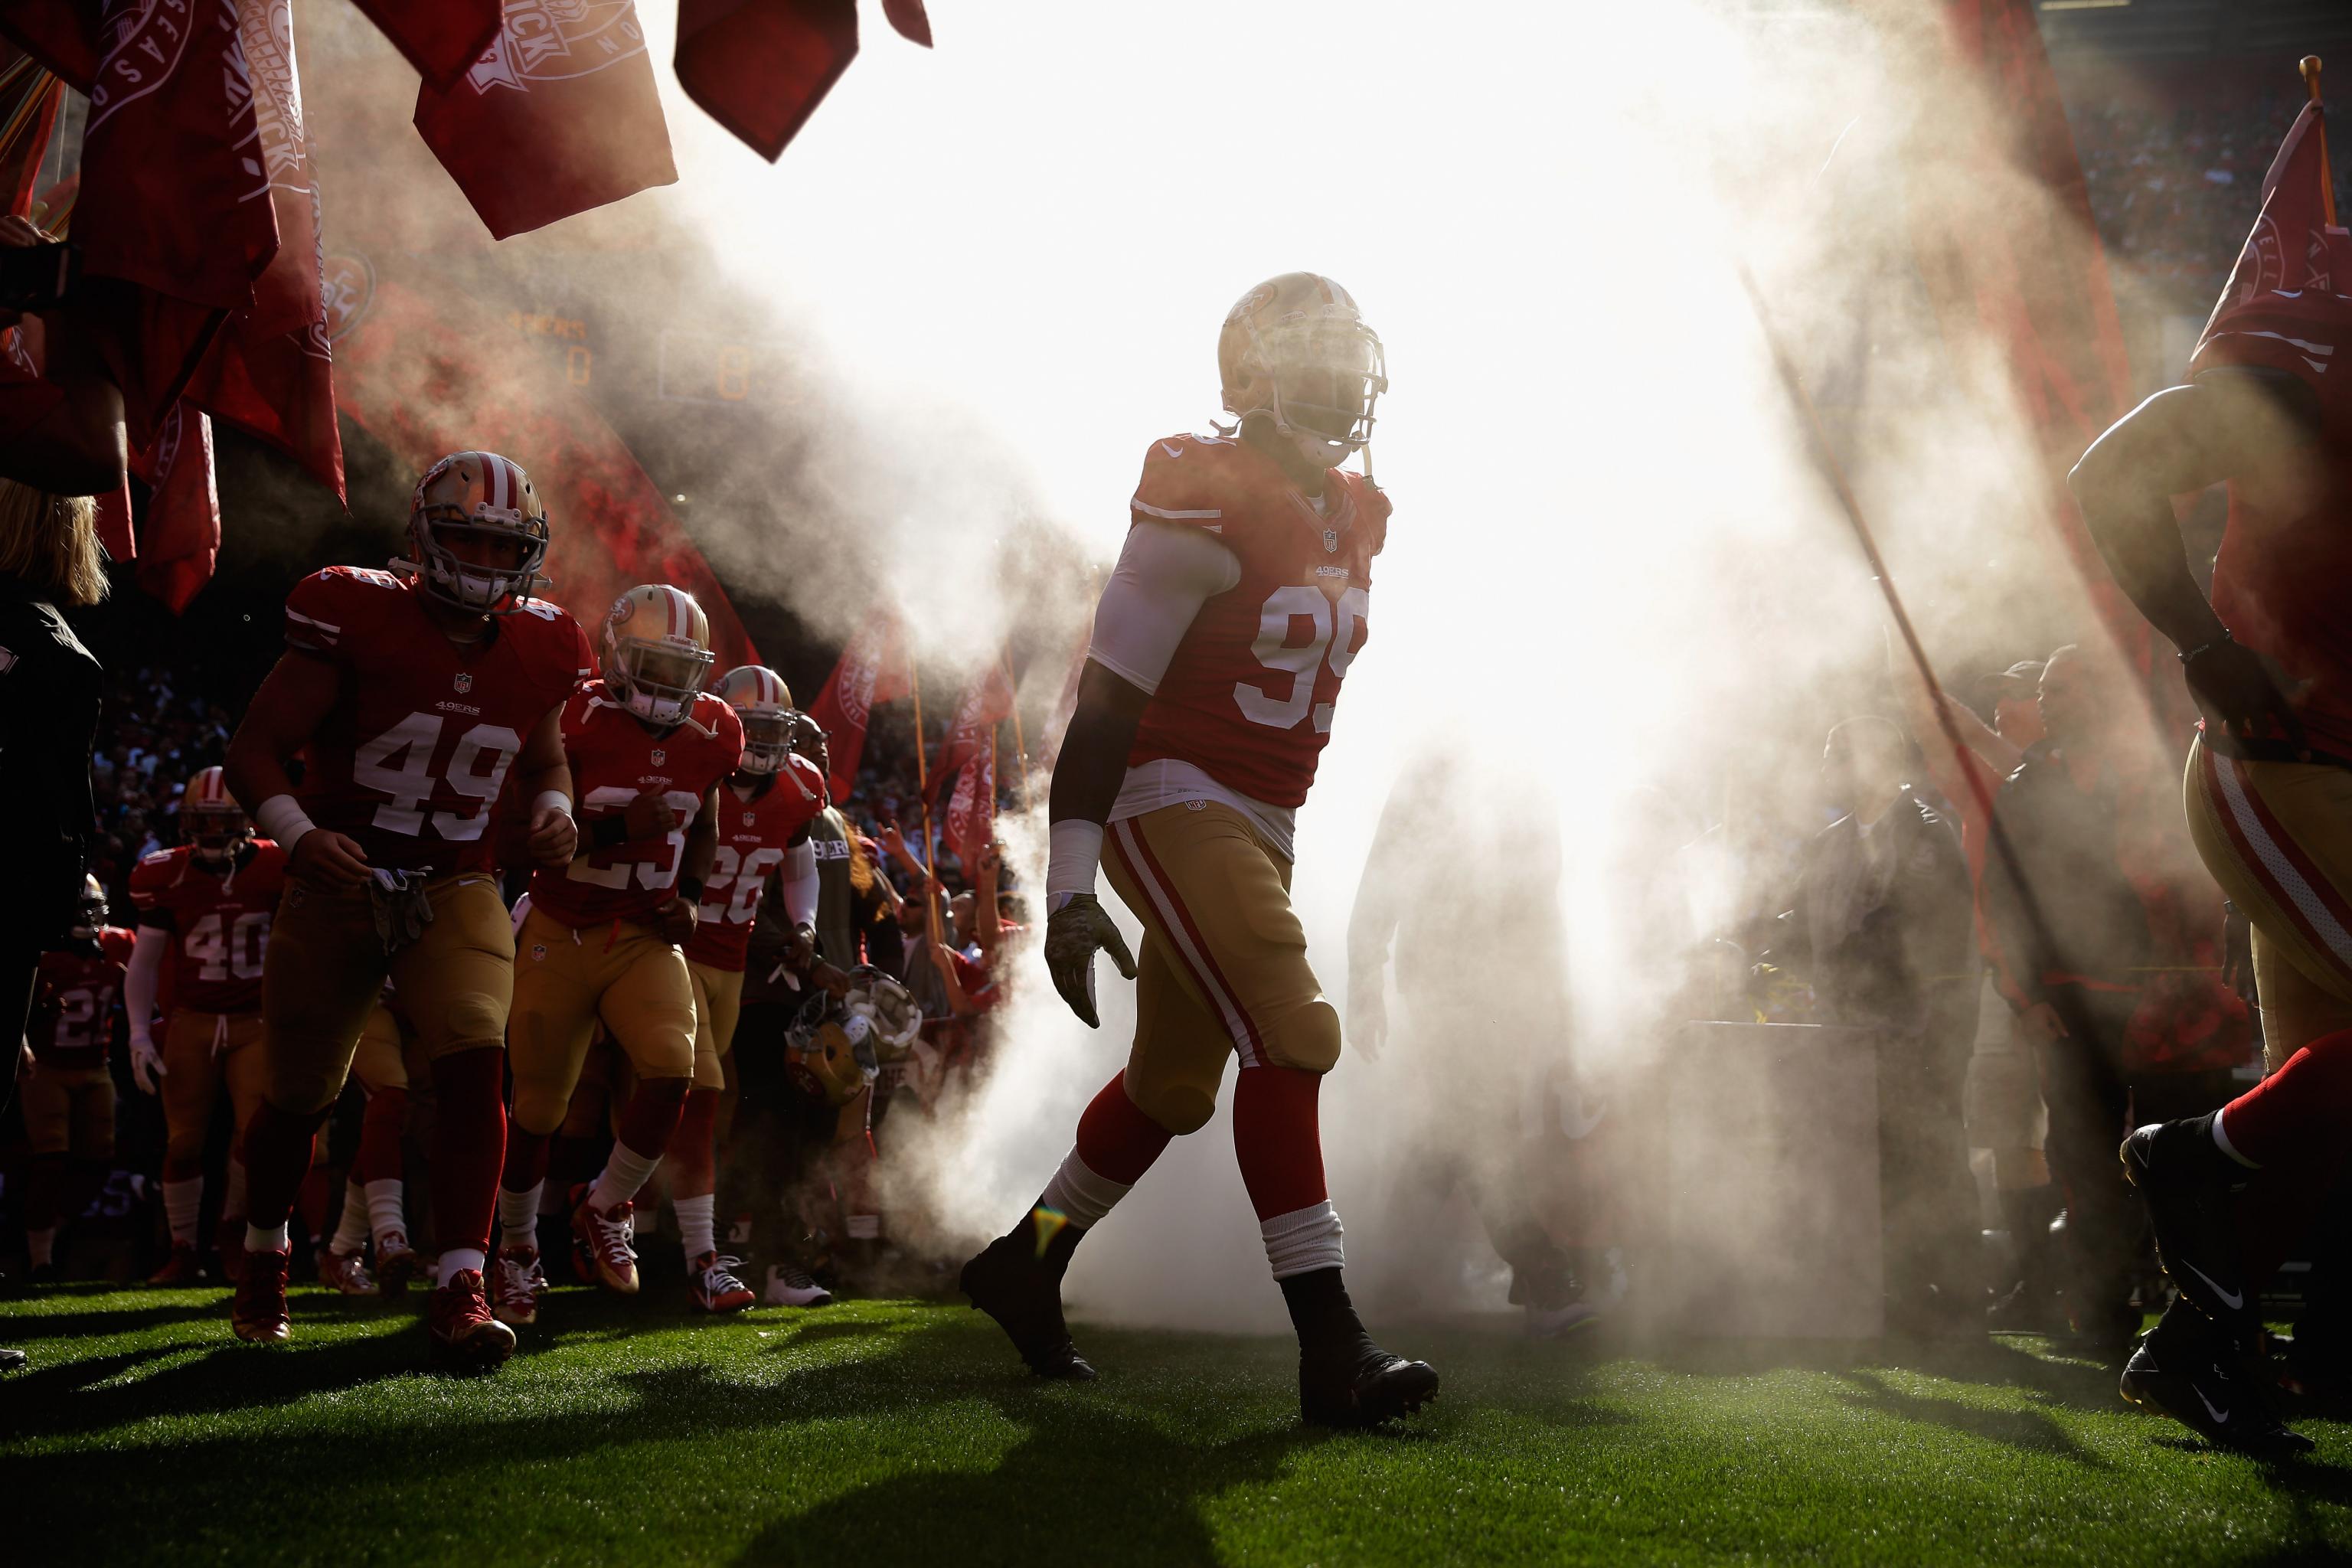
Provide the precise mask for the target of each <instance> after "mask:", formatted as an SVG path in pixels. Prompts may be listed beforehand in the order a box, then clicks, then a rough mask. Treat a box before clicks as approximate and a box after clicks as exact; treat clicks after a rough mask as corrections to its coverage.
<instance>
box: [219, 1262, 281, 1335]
mask: <svg viewBox="0 0 2352 1568" xmlns="http://www.w3.org/2000/svg"><path fill="white" fill-rule="evenodd" d="M239 1256H240V1257H241V1258H243V1259H244V1262H245V1267H244V1268H241V1269H239V1270H238V1271H237V1277H236V1300H235V1301H234V1302H233V1303H232V1304H231V1306H230V1307H229V1313H228V1322H229V1327H230V1328H232V1329H234V1330H236V1337H237V1338H238V1339H241V1340H243V1341H245V1342H247V1344H256V1345H274V1344H282V1343H284V1342H285V1341H286V1340H287V1338H288V1337H289V1335H291V1334H292V1332H293V1329H292V1328H291V1327H290V1326H289V1324H288V1322H287V1321H286V1266H287V1264H288V1262H289V1258H287V1256H286V1254H284V1253H282V1252H240V1253H239Z"/></svg>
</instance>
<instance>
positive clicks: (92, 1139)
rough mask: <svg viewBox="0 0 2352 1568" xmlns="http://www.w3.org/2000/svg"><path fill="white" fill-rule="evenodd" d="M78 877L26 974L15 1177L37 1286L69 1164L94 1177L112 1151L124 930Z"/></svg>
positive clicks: (101, 892) (49, 1270) (126, 942)
mask: <svg viewBox="0 0 2352 1568" xmlns="http://www.w3.org/2000/svg"><path fill="white" fill-rule="evenodd" d="M82 882H83V886H82V899H81V907H80V909H79V910H78V911H77V912H76V914H75V916H74V920H73V923H72V925H71V926H70V927H68V930H67V932H66V939H65V941H64V942H60V943H58V945H57V946H56V947H53V948H51V949H50V950H49V951H47V952H44V953H42V954H41V956H40V959H39V961H38V963H37V966H36V968H35V970H34V979H33V1011H32V1016H31V1018H30V1020H29V1021H28V1023H27V1025H26V1031H25V1039H26V1045H27V1046H28V1047H30V1048H31V1050H32V1053H33V1060H32V1066H31V1069H30V1070H29V1071H26V1072H25V1073H23V1074H22V1075H21V1077H22V1079H23V1082H22V1086H21V1087H22V1089H23V1094H22V1097H21V1098H22V1100H23V1101H24V1114H25V1136H26V1142H29V1143H30V1144H31V1145H32V1152H33V1158H32V1163H31V1164H30V1165H29V1166H28V1167H27V1168H26V1173H25V1252H26V1263H27V1264H29V1265H30V1267H31V1269H32V1278H33V1279H34V1280H35V1281H36V1282H39V1281H43V1280H48V1279H56V1278H57V1265H56V1263H55V1261H54V1258H53V1249H54V1248H55V1247H56V1246H57V1239H58V1213H59V1211H60V1209H61V1208H63V1207H65V1206H66V1205H65V1203H64V1199H65V1198H66V1196H67V1188H68V1186H69V1185H71V1184H72V1182H71V1178H72V1176H73V1174H74V1166H75V1164H76V1163H79V1165H80V1167H81V1171H82V1173H83V1174H84V1175H85V1176H89V1175H92V1174H95V1175H96V1176H97V1177H98V1178H99V1179H100V1180H103V1179H104V1173H105V1171H106V1167H107V1164H108V1163H109V1162H110V1161H111V1160H112V1159H113V1157H114V1076H113V1074H112V1073H110V1072H109V1071H108V1070H107V1066H106V1048H107V1044H108V1042H109V1041H110V1039H111V1038H112V1037H113V1034H114V1007H115V1000H116V998H117V997H119V996H120V995H121V994H122V978H123V971H124V968H125V966H126V965H127V964H128V963H130V961H131V933H130V932H129V931H124V930H123V929H121V927H120V926H110V925H108V924H107V923H106V913H107V910H106V891H105V889H102V888H100V886H99V885H98V879H96V878H95V877H85V878H84V879H82ZM90 1190H91V1191H94V1190H95V1184H90ZM82 1195H83V1196H84V1197H87V1196H88V1195H89V1194H88V1193H87V1192H85V1193H84V1194H82ZM75 1212H77V1213H79V1205H76V1211H75Z"/></svg>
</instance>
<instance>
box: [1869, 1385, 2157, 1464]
mask: <svg viewBox="0 0 2352 1568" xmlns="http://www.w3.org/2000/svg"><path fill="white" fill-rule="evenodd" d="M1835 1375H1836V1376H1837V1378H1838V1379H1839V1381H1841V1382H1842V1383H1843V1384H1846V1387H1844V1388H1843V1389H1841V1390H1840V1391H1839V1392H1838V1395H1837V1396H1838V1398H1839V1400H1840V1401H1841V1402H1843V1404H1844V1405H1847V1406H1848V1407H1849V1408H1851V1409H1854V1410H1867V1411H1872V1412H1874V1413H1875V1414H1877V1415H1890V1416H1893V1417H1894V1418H1895V1419H1896V1420H1898V1421H1916V1422H1921V1423H1925V1424H1926V1425H1928V1426H1942V1427H1946V1428H1948V1429H1949V1430H1951V1431H1954V1432H1961V1433H1965V1434H1967V1435H1968V1436H1971V1437H1981V1438H1983V1439H1984V1440H1985V1441H1987V1442H1990V1443H2000V1444H2004V1445H2006V1446H2007V1447H2012V1448H2021V1449H2024V1450H2025V1451H2027V1452H2029V1453H2035V1454H2052V1455H2055V1456H2056V1457H2058V1458H2062V1459H2071V1460H2073V1461H2074V1463H2075V1464H2078V1465H2082V1466H2084V1467H2085V1468H2090V1469H2094V1470H2107V1469H2112V1468H2114V1467H2113V1466H2111V1465H2109V1464H2108V1463H2107V1462H2106V1461H2105V1459H2102V1458H2099V1457H2098V1456H2097V1455H2096V1454H2094V1453H2092V1452H2091V1451H2090V1450H2089V1449H2087V1448H2085V1447H2083V1446H2082V1445H2081V1444H2080V1443H2077V1442H2075V1441H2074V1438H2072V1437H2070V1436H2067V1435H2066V1434H2065V1432H2064V1431H2063V1429H2062V1428H2061V1427H2060V1426H2059V1425H2058V1424H2057V1423H2056V1422H2055V1421H2053V1420H2052V1419H2050V1417H2049V1416H2047V1415H2043V1414H2042V1412H2041V1411H2039V1410H1989V1409H1986V1408H1985V1407H1984V1406H1982V1405H1967V1404H1963V1403H1962V1402H1960V1401H1959V1400H1957V1399H1938V1398H1936V1397H1934V1396H1933V1395H1928V1394H1906V1393H1904V1392H1902V1391H1901V1390H1899V1389H1895V1388H1890V1387H1888V1386H1887V1385H1886V1384H1885V1382H1883V1381H1882V1380H1880V1379H1879V1378H1876V1377H1874V1376H1872V1375H1871V1374H1870V1373H1866V1372H1860V1371H1848V1372H1841V1373H1836V1374H1835Z"/></svg>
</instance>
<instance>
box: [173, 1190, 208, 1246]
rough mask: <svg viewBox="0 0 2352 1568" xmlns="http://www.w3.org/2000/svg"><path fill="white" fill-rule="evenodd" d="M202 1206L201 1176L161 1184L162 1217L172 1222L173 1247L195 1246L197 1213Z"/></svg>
mask: <svg viewBox="0 0 2352 1568" xmlns="http://www.w3.org/2000/svg"><path fill="white" fill-rule="evenodd" d="M204 1206H205V1179H204V1178H203V1177H202V1176H190V1177H189V1178H188V1179H187V1180H186V1181H184V1182H165V1183H164V1184H163V1215H164V1217H165V1218H167V1219H169V1220H170V1221H171V1222H172V1244H173V1246H175V1247H194V1246H195V1244H196V1225H197V1221H198V1218H199V1211H201V1210H202V1209H203V1208H204Z"/></svg>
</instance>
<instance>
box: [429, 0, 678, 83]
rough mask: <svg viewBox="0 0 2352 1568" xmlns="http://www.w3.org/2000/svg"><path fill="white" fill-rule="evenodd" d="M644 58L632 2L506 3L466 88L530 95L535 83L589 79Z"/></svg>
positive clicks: (643, 42)
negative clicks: (501, 19)
mask: <svg viewBox="0 0 2352 1568" xmlns="http://www.w3.org/2000/svg"><path fill="white" fill-rule="evenodd" d="M645 52H646V35H645V29H644V28H643V27H641V26H638V24H637V8H636V5H635V0H506V20H505V22H504V23H503V24H502V25H501V26H499V36H498V37H495V38H493V39H491V40H490V47H488V49H487V50H485V51H484V52H483V55H482V58H480V59H478V60H476V61H475V62H474V64H473V66H472V68H470V69H468V70H467V72H466V85H467V86H468V87H470V88H472V89H474V90H475V91H476V92H478V93H482V94H485V95H487V94H488V92H489V91H490V89H493V88H501V87H503V88H511V89H514V90H515V91H517V92H529V91H530V84H531V83H532V82H534V81H562V80H563V79H566V78H569V77H580V76H589V75H593V73H595V72H597V71H600V70H603V69H604V68H605V67H606V66H614V65H618V64H620V63H621V62H622V61H623V60H625V59H628V58H632V57H634V56H636V55H641V54H644V53H645Z"/></svg>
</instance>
